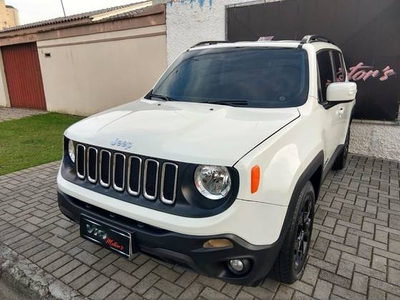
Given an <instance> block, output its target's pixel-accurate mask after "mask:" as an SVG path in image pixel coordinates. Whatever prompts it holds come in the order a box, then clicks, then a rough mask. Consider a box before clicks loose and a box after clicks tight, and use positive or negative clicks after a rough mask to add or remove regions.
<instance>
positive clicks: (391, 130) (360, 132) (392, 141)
mask: <svg viewBox="0 0 400 300" xmlns="http://www.w3.org/2000/svg"><path fill="white" fill-rule="evenodd" d="M350 152H352V153H358V154H363V155H367V156H374V157H380V158H386V159H392V160H397V161H400V126H398V125H384V124H371V123H361V122H360V121H357V120H355V121H354V122H353V124H352V125H351V143H350Z"/></svg>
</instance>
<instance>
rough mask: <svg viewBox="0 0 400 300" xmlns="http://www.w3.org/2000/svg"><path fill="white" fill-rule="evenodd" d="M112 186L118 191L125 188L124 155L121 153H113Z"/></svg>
mask: <svg viewBox="0 0 400 300" xmlns="http://www.w3.org/2000/svg"><path fill="white" fill-rule="evenodd" d="M113 188H114V190H116V191H118V192H122V191H123V190H124V189H125V155H123V154H121V153H115V154H114V160H113Z"/></svg>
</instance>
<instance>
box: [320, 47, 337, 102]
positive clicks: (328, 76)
mask: <svg viewBox="0 0 400 300" xmlns="http://www.w3.org/2000/svg"><path fill="white" fill-rule="evenodd" d="M317 61H318V71H319V83H320V87H319V92H320V98H321V99H320V100H321V102H325V101H326V89H327V88H328V85H329V84H331V83H332V82H334V79H333V70H332V62H331V56H330V53H329V51H322V52H319V53H318V54H317Z"/></svg>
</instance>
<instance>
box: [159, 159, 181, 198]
mask: <svg viewBox="0 0 400 300" xmlns="http://www.w3.org/2000/svg"><path fill="white" fill-rule="evenodd" d="M177 182H178V166H177V165H176V164H173V163H164V164H163V167H162V172H161V201H162V202H164V203H166V204H173V203H175V199H176V186H177Z"/></svg>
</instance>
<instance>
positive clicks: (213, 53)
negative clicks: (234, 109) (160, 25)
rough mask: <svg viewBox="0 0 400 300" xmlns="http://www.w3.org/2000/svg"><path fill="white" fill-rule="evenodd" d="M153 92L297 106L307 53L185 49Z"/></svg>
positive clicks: (303, 96) (304, 91)
mask: <svg viewBox="0 0 400 300" xmlns="http://www.w3.org/2000/svg"><path fill="white" fill-rule="evenodd" d="M153 94H158V95H163V96H168V97H169V98H172V99H173V100H175V101H185V102H209V103H212V102H214V103H217V102H218V103H223V104H225V105H232V106H247V107H261V108H281V107H294V106H300V105H302V104H304V103H305V101H306V100H307V96H308V57H307V53H306V52H305V51H304V50H303V49H286V48H280V49H276V48H275V49H274V48H259V47H254V48H250V47H248V48H246V47H237V48H209V49H199V50H191V51H187V52H185V53H184V54H182V55H181V57H180V58H178V60H177V61H176V62H175V63H174V64H173V65H171V66H170V67H169V68H168V70H167V71H166V73H165V74H164V75H163V77H162V78H161V79H160V80H159V82H158V83H157V84H156V86H155V87H154V89H153Z"/></svg>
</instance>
